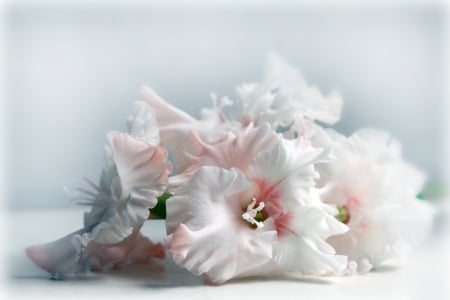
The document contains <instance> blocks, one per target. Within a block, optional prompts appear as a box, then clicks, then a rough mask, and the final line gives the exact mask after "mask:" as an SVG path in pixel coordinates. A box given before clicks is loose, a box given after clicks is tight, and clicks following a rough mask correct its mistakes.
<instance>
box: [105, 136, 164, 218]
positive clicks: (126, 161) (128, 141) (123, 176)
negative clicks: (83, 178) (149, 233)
mask: <svg viewBox="0 0 450 300" xmlns="http://www.w3.org/2000/svg"><path fill="white" fill-rule="evenodd" d="M108 141H109V144H110V146H111V149H112V152H113V157H114V162H115V164H116V167H117V172H118V175H119V178H120V196H119V199H120V200H121V201H122V202H123V204H122V205H123V206H124V207H125V210H126V214H125V213H122V215H126V219H125V224H127V222H129V224H127V225H128V226H134V225H139V224H141V223H142V222H144V221H145V220H146V219H147V218H148V214H149V211H148V209H149V208H152V207H154V206H155V205H156V203H157V199H156V197H157V196H159V195H161V194H162V193H163V192H164V190H165V188H166V186H167V184H168V175H169V173H170V171H171V166H170V163H169V162H168V161H167V152H166V151H165V149H164V148H162V147H161V146H159V145H148V144H146V143H144V142H141V141H138V140H136V139H134V138H132V137H131V136H129V135H128V134H125V133H120V132H111V133H109V134H108ZM119 213H121V212H119Z"/></svg>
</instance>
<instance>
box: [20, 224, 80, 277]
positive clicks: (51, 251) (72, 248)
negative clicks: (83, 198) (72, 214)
mask: <svg viewBox="0 0 450 300" xmlns="http://www.w3.org/2000/svg"><path fill="white" fill-rule="evenodd" d="M84 232H85V230H84V229H80V230H78V231H76V232H73V233H71V234H68V235H67V236H65V237H63V238H60V239H58V240H56V241H53V242H50V243H46V244H42V245H35V246H31V247H28V248H27V249H26V250H25V251H26V254H27V256H28V257H29V258H30V259H31V261H32V262H33V263H34V264H35V265H37V266H38V267H40V268H41V269H43V270H45V271H47V272H48V273H50V274H51V275H52V276H54V277H55V278H57V279H58V278H60V277H61V276H63V275H64V274H67V273H71V272H75V271H77V270H78V269H79V265H78V261H79V259H80V251H81V247H76V245H74V244H73V243H72V239H73V237H74V236H76V235H80V234H83V233H84Z"/></svg>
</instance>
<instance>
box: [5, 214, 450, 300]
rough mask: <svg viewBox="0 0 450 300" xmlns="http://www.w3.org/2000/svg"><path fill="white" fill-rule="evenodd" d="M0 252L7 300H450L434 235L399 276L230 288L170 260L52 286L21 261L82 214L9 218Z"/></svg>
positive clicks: (441, 247) (439, 241)
mask: <svg viewBox="0 0 450 300" xmlns="http://www.w3.org/2000/svg"><path fill="white" fill-rule="evenodd" d="M4 221H5V222H4V223H5V224H4V227H5V228H6V230H5V231H6V235H5V237H4V241H3V245H4V246H2V247H3V251H4V252H5V254H4V256H5V258H6V261H5V262H4V264H5V266H4V267H5V269H6V275H7V278H6V279H5V281H4V283H3V284H4V287H3V293H4V295H3V297H2V298H6V299H104V298H108V299H147V300H150V299H251V300H260V299H277V298H282V299H283V300H284V299H333V300H334V299H346V300H349V299H397V300H398V299H450V288H449V285H450V263H449V253H450V251H449V250H450V238H449V235H448V231H447V230H442V229H441V230H440V231H441V232H438V233H434V234H433V235H432V236H431V237H430V238H429V240H428V241H427V243H425V244H424V245H423V246H422V247H421V248H419V249H417V251H416V252H415V253H414V254H413V255H412V257H411V258H410V260H409V261H408V262H407V264H406V265H404V266H402V267H401V268H386V269H385V270H382V271H377V272H371V273H369V274H366V275H363V276H352V277H332V278H311V277H307V278H301V277H298V276H290V277H286V278H275V279H262V278H260V279H249V280H239V281H232V282H229V283H227V284H224V285H221V286H209V285H206V284H204V282H203V281H202V279H201V278H199V277H196V276H193V275H191V274H190V273H188V272H187V271H185V270H183V269H180V268H178V267H177V266H176V265H175V264H174V263H173V262H172V261H171V260H170V259H169V258H166V259H165V260H164V261H162V262H159V263H157V264H153V265H145V266H131V267H127V268H125V269H122V270H117V271H113V272H110V273H95V274H88V275H86V276H81V277H80V276H79V277H76V278H69V279H66V280H64V281H53V280H49V276H48V274H47V273H46V272H44V271H42V270H40V269H39V268H37V267H36V266H34V265H33V264H32V263H31V262H30V261H29V260H28V258H27V257H26V255H25V253H24V249H25V247H26V246H28V245H33V244H37V243H43V242H47V241H51V240H53V239H56V238H59V237H62V236H63V235H65V234H67V233H69V232H72V231H73V230H76V229H78V228H79V227H81V223H82V211H81V210H80V209H78V208H70V209H65V210H37V211H20V212H19V211H16V212H8V213H6V214H5V217H4ZM143 233H144V234H145V235H147V236H149V237H151V239H152V241H154V242H157V241H162V239H163V237H164V234H165V229H164V223H163V221H159V220H152V221H148V222H146V224H145V225H144V228H143Z"/></svg>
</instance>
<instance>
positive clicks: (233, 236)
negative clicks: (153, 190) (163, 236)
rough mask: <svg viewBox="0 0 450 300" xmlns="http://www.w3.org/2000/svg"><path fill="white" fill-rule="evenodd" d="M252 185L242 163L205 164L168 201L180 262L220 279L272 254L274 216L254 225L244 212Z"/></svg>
mask: <svg viewBox="0 0 450 300" xmlns="http://www.w3.org/2000/svg"><path fill="white" fill-rule="evenodd" d="M249 187H250V183H249V182H248V180H247V179H246V178H245V177H244V176H243V175H242V173H240V172H239V171H238V170H236V169H232V170H225V169H221V168H217V167H202V168H200V169H199V171H198V172H197V173H196V174H195V175H194V176H193V177H192V178H191V179H190V181H189V182H188V183H187V184H186V185H183V186H181V187H180V188H179V189H178V190H177V191H176V194H175V196H174V197H172V198H171V199H169V200H168V201H167V223H166V224H167V231H168V233H169V236H168V237H167V240H166V242H167V247H168V249H169V253H170V254H171V255H172V257H173V259H174V260H175V262H177V263H178V264H179V265H181V266H183V267H185V268H186V269H188V270H189V271H191V272H192V273H194V274H198V275H199V274H206V275H207V276H208V278H209V279H210V280H212V281H213V282H217V283H220V282H224V281H226V280H228V279H231V278H233V277H239V275H241V274H244V273H246V274H248V272H249V271H251V270H253V269H256V268H258V267H260V266H262V265H263V264H264V263H266V262H268V261H269V260H270V259H271V257H272V243H273V241H274V240H275V238H276V232H275V230H274V224H273V221H272V220H271V219H269V220H266V222H265V223H264V225H265V226H264V227H263V228H252V227H251V226H250V224H248V223H246V221H244V220H243V219H242V216H241V215H242V212H243V209H244V208H245V206H246V205H248V203H247V201H246V200H247V199H245V198H243V199H242V198H241V197H240V196H241V195H242V192H243V191H245V190H246V189H247V188H249ZM253 275H256V274H253ZM247 276H248V275H247Z"/></svg>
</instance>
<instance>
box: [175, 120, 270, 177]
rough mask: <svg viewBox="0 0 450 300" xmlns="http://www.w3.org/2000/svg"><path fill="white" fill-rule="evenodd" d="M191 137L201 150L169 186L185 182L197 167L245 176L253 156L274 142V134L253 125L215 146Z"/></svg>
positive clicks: (232, 133)
mask: <svg viewBox="0 0 450 300" xmlns="http://www.w3.org/2000/svg"><path fill="white" fill-rule="evenodd" d="M192 137H193V139H194V140H195V141H196V143H197V144H198V145H199V147H200V149H201V151H200V154H199V155H198V157H197V159H196V162H195V163H194V164H193V165H192V166H191V167H189V168H188V169H187V170H186V171H185V172H184V174H181V175H179V176H176V177H175V178H173V179H171V180H172V181H173V182H177V183H182V182H184V181H186V180H187V179H188V178H189V177H190V176H191V175H192V174H194V173H195V172H196V171H197V170H198V168H199V167H201V166H218V167H221V168H226V169H230V168H237V169H239V170H241V171H242V172H244V173H245V172H247V170H248V167H249V164H250V162H251V161H252V159H253V158H254V156H255V155H257V154H258V153H259V152H262V151H264V150H266V149H270V148H271V147H272V146H273V145H274V144H275V143H276V142H277V141H278V136H277V134H276V133H275V132H274V131H273V130H271V129H270V127H269V126H267V125H264V126H261V127H259V128H254V127H253V124H250V125H249V126H248V127H247V128H245V129H244V130H242V131H238V132H235V133H234V132H228V134H227V135H226V137H225V138H224V139H222V140H221V141H218V142H216V143H208V142H206V141H204V140H202V138H201V137H200V136H199V135H197V134H195V133H193V136H192Z"/></svg>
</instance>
